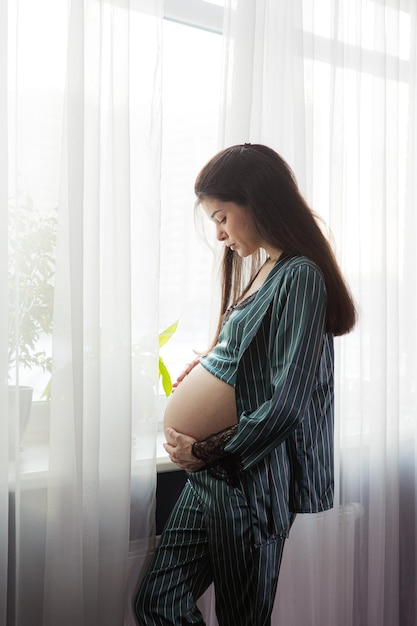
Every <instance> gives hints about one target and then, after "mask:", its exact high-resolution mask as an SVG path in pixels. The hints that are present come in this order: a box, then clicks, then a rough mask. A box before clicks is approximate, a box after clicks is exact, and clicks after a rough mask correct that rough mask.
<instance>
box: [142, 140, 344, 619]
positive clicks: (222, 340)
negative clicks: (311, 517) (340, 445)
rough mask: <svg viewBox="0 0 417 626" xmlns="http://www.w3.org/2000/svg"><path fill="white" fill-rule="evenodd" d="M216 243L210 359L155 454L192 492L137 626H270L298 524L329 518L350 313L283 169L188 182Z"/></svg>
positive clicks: (151, 576) (163, 543) (247, 153)
mask: <svg viewBox="0 0 417 626" xmlns="http://www.w3.org/2000/svg"><path fill="white" fill-rule="evenodd" d="M195 192H196V196H197V208H198V209H199V208H200V207H201V208H202V210H203V211H204V212H205V214H206V215H207V218H208V219H209V220H211V221H212V222H213V224H214V225H215V228H216V232H217V238H218V239H219V240H220V241H221V242H223V243H224V257H223V271H222V304H221V312H220V316H219V323H218V328H217V332H216V333H215V337H214V340H213V342H212V345H211V346H210V348H209V350H208V351H207V353H206V354H205V355H204V356H202V357H200V359H198V360H196V361H195V362H194V363H193V364H191V365H190V366H189V367H188V369H187V370H186V371H185V372H184V374H183V375H182V376H181V377H180V378H179V380H178V384H177V386H176V389H175V392H174V393H173V394H172V396H171V398H170V401H169V403H168V406H167V409H166V414H165V435H166V439H167V443H166V444H165V448H166V450H167V452H168V454H169V456H170V458H171V459H172V461H173V462H174V463H176V464H177V465H178V467H180V468H182V469H184V470H186V471H187V476H188V480H187V483H186V485H185V487H184V489H183V492H182V494H181V496H180V497H179V499H178V502H177V504H176V506H175V508H174V510H173V512H172V514H171V516H170V518H169V520H168V522H167V525H166V527H165V529H164V531H163V533H162V536H161V540H160V542H159V545H158V548H157V550H156V552H155V555H154V557H153V559H152V562H151V564H150V566H149V569H148V571H147V573H146V574H145V577H144V579H143V580H142V582H141V585H140V589H139V593H138V596H137V598H136V603H135V609H136V616H137V619H138V621H139V624H141V625H143V626H145V625H146V626H152V625H157V624H158V625H162V624H165V625H166V624H172V625H178V626H179V625H185V624H200V625H202V624H204V621H203V617H202V615H201V613H200V611H199V610H198V608H197V606H196V601H197V600H198V598H199V597H200V596H201V595H202V593H204V591H205V590H206V589H207V588H208V586H209V585H210V584H211V583H212V582H214V587H215V597H216V615H217V619H218V622H219V625H220V626H268V625H269V624H270V617H271V612H272V608H273V604H274V598H275V593H276V587H277V582H278V574H279V568H280V563H281V558H282V551H283V547H284V542H285V539H286V537H287V536H288V533H289V531H290V527H291V524H292V522H293V520H294V518H295V515H296V514H297V513H298V512H302V513H306V512H310V513H313V512H318V511H323V510H325V509H328V508H330V507H332V505H333V406H334V397H333V370H334V359H333V336H334V335H342V334H344V333H347V332H349V331H350V330H351V329H352V328H353V326H354V324H355V319H356V313H355V307H354V303H353V301H352V298H351V295H350V293H349V290H348V288H347V286H346V284H345V281H344V279H343V276H342V274H341V272H340V270H339V268H338V265H337V263H336V260H335V258H334V255H333V253H332V250H331V248H330V246H329V243H328V241H327V240H326V238H325V237H324V235H323V233H322V230H321V229H320V227H319V225H318V223H317V222H316V219H315V217H314V215H313V213H312V211H311V210H310V208H309V207H308V205H307V204H306V202H305V200H304V199H303V197H302V196H301V194H300V192H299V190H298V187H297V184H296V181H295V178H294V176H293V174H292V172H291V170H290V168H289V167H288V165H287V164H286V163H285V161H283V159H282V158H281V157H280V156H279V155H278V154H277V153H276V152H274V151H273V150H271V149H270V148H268V147H266V146H262V145H251V144H244V145H240V146H233V147H231V148H228V149H226V150H223V151H222V152H220V153H219V154H217V155H216V156H214V157H213V158H212V159H211V161H209V163H207V165H205V167H204V168H203V169H202V170H201V172H200V174H199V175H198V177H197V180H196V183H195Z"/></svg>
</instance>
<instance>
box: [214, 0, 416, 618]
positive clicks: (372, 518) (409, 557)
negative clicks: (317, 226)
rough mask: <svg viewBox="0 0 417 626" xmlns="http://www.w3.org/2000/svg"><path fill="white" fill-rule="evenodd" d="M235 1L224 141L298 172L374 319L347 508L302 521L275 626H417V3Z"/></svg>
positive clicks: (340, 382)
mask: <svg viewBox="0 0 417 626" xmlns="http://www.w3.org/2000/svg"><path fill="white" fill-rule="evenodd" d="M226 4H227V9H226V16H225V29H224V36H225V71H224V75H225V80H224V107H223V111H222V115H223V120H222V129H221V136H222V139H221V143H222V145H224V146H226V145H231V144H234V143H242V142H248V141H249V142H253V143H256V142H260V143H266V144H268V145H270V146H271V147H273V148H274V149H276V150H277V151H278V152H279V153H281V154H282V156H283V157H284V158H285V159H286V160H287V161H288V162H289V163H290V165H291V166H292V168H293V169H294V172H295V174H296V177H297V180H298V182H299V185H300V188H301V191H302V193H303V194H304V195H305V197H306V198H307V200H308V202H309V203H310V205H311V206H312V207H313V209H314V210H315V211H316V212H317V213H318V214H319V215H321V216H322V217H323V218H324V219H325V221H326V222H327V224H328V225H329V227H330V229H331V233H332V237H333V240H334V246H335V251H336V255H337V258H338V260H339V262H340V264H341V266H342V268H343V271H344V273H345V275H346V277H347V280H348V281H349V283H350V285H351V288H352V291H353V294H354V297H355V299H356V301H357V304H358V309H359V316H360V318H359V324H358V326H357V328H356V330H355V331H354V332H353V333H352V334H351V335H349V336H347V337H344V338H342V339H338V340H337V342H336V344H337V371H336V380H337V385H336V419H337V427H336V476H337V484H336V504H335V507H334V509H333V510H332V511H330V512H327V513H325V514H320V515H315V516H299V517H298V519H297V520H296V523H295V525H294V528H293V530H292V531H291V536H290V539H289V541H288V544H287V546H286V550H285V552H284V559H283V565H282V574H281V578H280V583H279V589H278V596H277V602H276V606H275V610H274V619H273V624H281V623H282V624H291V626H305V624H309V625H315V626H334V625H335V624H337V626H347V625H352V626H353V625H354V626H360V625H364V626H365V625H368V626H376V625H378V626H383V625H385V626H406V625H410V626H411V625H412V624H415V623H416V620H417V611H416V603H415V602H416V601H415V589H416V584H417V579H416V569H415V556H416V536H417V528H416V476H417V474H416V467H417V464H416V411H417V397H416V387H417V385H416V381H417V357H416V355H417V331H416V319H417V296H416V293H417V290H416V287H417V280H416V268H417V259H416V245H415V242H416V235H417V228H416V226H417V223H416V217H415V207H416V205H417V184H416V172H417V141H416V138H417V124H416V115H417V97H416V95H417V66H416V60H417V54H416V42H417V5H416V4H415V2H408V1H407V0H389V1H388V0H332V1H330V0H322V1H321V2H310V1H309V0H304V1H303V0H296V1H294V0H291V1H290V0H288V1H283V2H275V1H273V0H260V1H259V2H258V1H256V2H255V1H253V2H245V1H241V0H229V1H228V2H227V3H226ZM300 590H302V592H301V593H300ZM215 623H216V621H215V619H214V617H212V621H211V622H210V624H211V626H213V625H214V624H215Z"/></svg>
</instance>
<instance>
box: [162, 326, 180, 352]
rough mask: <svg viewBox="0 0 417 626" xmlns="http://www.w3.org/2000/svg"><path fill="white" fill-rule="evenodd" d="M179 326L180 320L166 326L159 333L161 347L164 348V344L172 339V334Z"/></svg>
mask: <svg viewBox="0 0 417 626" xmlns="http://www.w3.org/2000/svg"><path fill="white" fill-rule="evenodd" d="M177 327H178V320H177V321H176V322H174V323H173V324H171V326H168V328H166V329H165V330H163V331H162V332H161V333H160V334H159V347H160V348H162V346H164V345H165V344H166V343H167V341H169V340H170V339H171V337H172V335H173V334H174V333H175V331H176V330H177Z"/></svg>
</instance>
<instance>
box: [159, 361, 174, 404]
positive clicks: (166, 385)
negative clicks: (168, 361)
mask: <svg viewBox="0 0 417 626" xmlns="http://www.w3.org/2000/svg"><path fill="white" fill-rule="evenodd" d="M159 377H160V378H162V387H163V389H164V391H165V395H166V396H169V395H170V393H171V391H172V381H171V376H170V374H169V372H168V368H167V366H166V365H165V363H164V361H163V359H162V357H159Z"/></svg>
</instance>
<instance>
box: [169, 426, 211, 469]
mask: <svg viewBox="0 0 417 626" xmlns="http://www.w3.org/2000/svg"><path fill="white" fill-rule="evenodd" d="M165 434H166V438H167V443H164V448H165V450H166V451H167V452H168V454H169V458H170V459H171V461H172V462H173V463H175V465H178V467H179V468H180V469H183V470H185V471H186V472H197V471H198V470H200V469H202V468H203V467H204V461H200V460H199V459H196V457H195V456H194V455H193V453H192V445H193V443H194V442H195V441H196V440H195V439H193V438H192V437H189V436H188V435H183V434H182V433H179V432H177V431H176V430H174V429H173V428H168V429H167V431H166V433H165Z"/></svg>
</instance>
